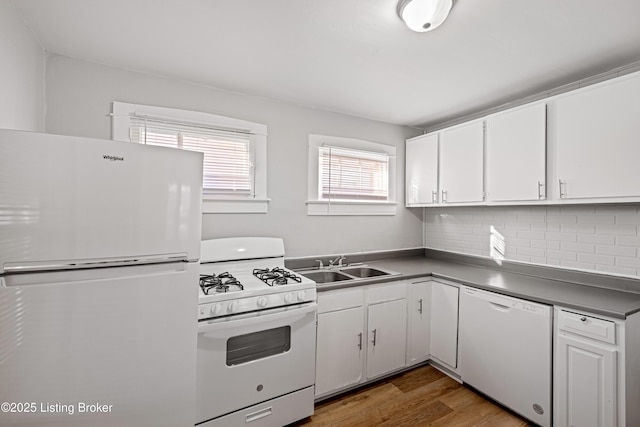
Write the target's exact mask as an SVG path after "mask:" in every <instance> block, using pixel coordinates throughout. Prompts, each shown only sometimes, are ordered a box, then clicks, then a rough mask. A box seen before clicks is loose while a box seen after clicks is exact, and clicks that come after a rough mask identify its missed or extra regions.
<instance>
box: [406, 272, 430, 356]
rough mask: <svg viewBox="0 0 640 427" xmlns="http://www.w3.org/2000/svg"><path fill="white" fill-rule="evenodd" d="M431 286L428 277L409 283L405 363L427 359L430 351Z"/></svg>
mask: <svg viewBox="0 0 640 427" xmlns="http://www.w3.org/2000/svg"><path fill="white" fill-rule="evenodd" d="M431 286H432V280H431V279H430V278H425V279H417V280H414V281H412V282H411V283H410V284H409V298H408V299H407V316H408V320H409V323H408V328H409V331H408V334H407V337H408V338H407V365H415V364H417V363H420V362H424V361H425V360H427V359H429V353H430V352H431V350H430V349H431Z"/></svg>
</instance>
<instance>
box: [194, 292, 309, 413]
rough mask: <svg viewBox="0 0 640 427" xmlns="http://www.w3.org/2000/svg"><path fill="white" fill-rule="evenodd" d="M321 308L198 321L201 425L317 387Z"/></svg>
mask: <svg viewBox="0 0 640 427" xmlns="http://www.w3.org/2000/svg"><path fill="white" fill-rule="evenodd" d="M316 307H317V304H316V303H315V302H314V303H307V304H301V305H296V306H288V307H281V308H277V309H272V310H264V311H258V312H253V313H247V314H241V315H236V316H229V317H224V318H219V319H212V320H209V321H201V322H199V324H198V357H197V371H196V423H201V422H204V421H207V420H210V419H213V418H216V417H219V416H221V415H224V414H228V413H231V412H233V411H236V410H238V409H242V408H245V407H248V406H250V405H254V404H256V403H259V402H264V401H266V400H269V399H272V398H275V397H278V396H282V395H284V394H287V393H291V392H294V391H297V390H300V389H303V388H305V387H309V386H312V385H313V384H314V382H315V360H316Z"/></svg>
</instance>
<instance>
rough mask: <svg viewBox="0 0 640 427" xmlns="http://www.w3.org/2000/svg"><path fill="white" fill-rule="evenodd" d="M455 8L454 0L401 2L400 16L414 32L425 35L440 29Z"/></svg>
mask: <svg viewBox="0 0 640 427" xmlns="http://www.w3.org/2000/svg"><path fill="white" fill-rule="evenodd" d="M452 6H453V0H400V1H399V2H398V9H397V11H398V16H399V17H400V18H401V19H402V20H403V21H404V22H405V24H407V27H409V28H411V29H412V30H413V31H417V32H420V33H423V32H425V31H431V30H435V29H436V28H438V27H439V26H440V25H441V24H442V23H443V22H444V20H445V19H447V16H449V11H450V10H451V7H452Z"/></svg>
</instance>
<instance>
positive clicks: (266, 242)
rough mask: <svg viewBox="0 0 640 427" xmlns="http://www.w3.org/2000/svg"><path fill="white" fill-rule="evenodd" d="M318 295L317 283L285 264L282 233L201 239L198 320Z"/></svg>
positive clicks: (310, 298) (295, 301) (281, 304)
mask: <svg viewBox="0 0 640 427" xmlns="http://www.w3.org/2000/svg"><path fill="white" fill-rule="evenodd" d="M313 301H316V283H315V282H314V281H312V280H309V279H307V278H306V277H304V276H301V275H299V274H297V273H294V272H293V271H291V270H288V269H286V268H285V267H284V243H283V241H282V239H276V238H269V237H250V238H249V237H247V238H228V239H214V240H205V241H203V242H202V249H201V255H200V293H199V300H198V320H202V319H208V318H213V317H220V316H228V315H233V314H240V313H246V312H251V311H255V310H266V309H270V308H275V307H283V306H287V305H291V304H300V303H304V302H313Z"/></svg>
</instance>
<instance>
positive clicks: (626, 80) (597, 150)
mask: <svg viewBox="0 0 640 427" xmlns="http://www.w3.org/2000/svg"><path fill="white" fill-rule="evenodd" d="M638 117H640V76H638V75H634V76H625V77H621V78H619V79H615V80H611V81H608V82H605V83H602V84H599V85H596V86H594V87H590V88H585V89H583V90H580V91H578V92H577V93H575V94H571V95H567V96H563V97H561V98H558V100H557V101H556V122H557V123H556V155H557V178H558V179H559V181H560V182H555V183H554V185H558V186H559V187H561V188H559V190H560V192H561V194H560V198H565V199H577V198H590V197H638V196H640V167H638V159H639V158H640V140H639V139H638V138H639V137H638V135H640V120H638ZM560 183H561V184H560Z"/></svg>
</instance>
